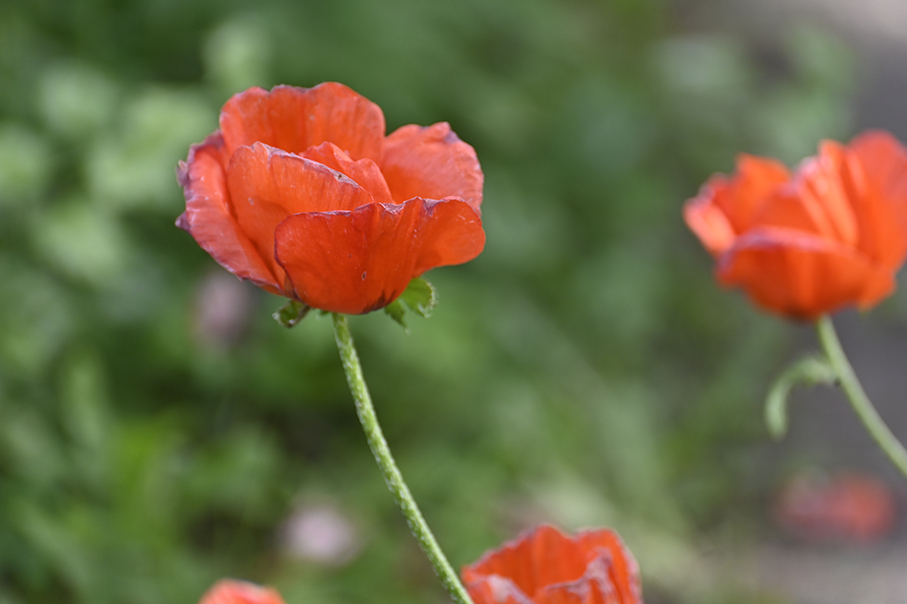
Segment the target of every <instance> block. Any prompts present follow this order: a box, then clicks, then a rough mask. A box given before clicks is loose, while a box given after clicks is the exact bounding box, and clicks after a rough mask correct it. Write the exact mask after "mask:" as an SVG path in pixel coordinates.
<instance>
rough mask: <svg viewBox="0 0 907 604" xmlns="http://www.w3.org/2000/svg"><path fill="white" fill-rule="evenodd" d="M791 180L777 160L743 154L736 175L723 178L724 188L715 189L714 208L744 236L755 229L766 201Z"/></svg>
mask: <svg viewBox="0 0 907 604" xmlns="http://www.w3.org/2000/svg"><path fill="white" fill-rule="evenodd" d="M789 178H790V171H789V170H788V169H787V166H785V165H784V164H782V163H781V162H779V161H778V160H775V159H771V158H768V157H757V156H755V155H747V154H746V153H741V154H740V155H738V156H737V171H736V172H735V173H734V175H733V176H731V177H730V178H727V179H726V180H725V179H723V180H724V182H725V183H726V185H725V186H722V187H715V190H714V202H715V205H716V206H717V207H719V208H721V210H722V211H724V213H725V215H727V218H728V222H729V223H730V224H731V226H732V227H733V229H734V232H735V233H737V234H740V233H743V232H745V231H747V230H749V229H751V228H752V227H753V226H755V223H756V220H757V217H758V215H759V213H760V212H761V210H762V206H763V205H764V204H765V202H766V200H767V199H769V197H770V196H771V195H772V194H773V193H774V191H775V190H776V189H777V188H778V187H779V186H780V185H782V184H784V183H785V182H787V180H788V179H789Z"/></svg>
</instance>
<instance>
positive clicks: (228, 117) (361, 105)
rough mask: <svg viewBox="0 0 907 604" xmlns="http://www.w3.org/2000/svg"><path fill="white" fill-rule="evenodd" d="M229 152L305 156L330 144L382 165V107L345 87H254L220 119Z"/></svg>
mask: <svg viewBox="0 0 907 604" xmlns="http://www.w3.org/2000/svg"><path fill="white" fill-rule="evenodd" d="M220 127H221V130H222V131H223V133H224V141H225V142H226V147H227V151H228V152H229V153H230V154H231V155H232V154H233V152H234V151H235V150H236V148H237V147H240V146H243V145H251V144H252V143H256V142H261V143H264V144H266V145H270V146H271V147H276V148H278V149H282V150H283V151H288V152H290V153H302V152H303V151H305V150H306V149H308V148H309V147H311V146H313V145H320V144H321V143H323V142H325V141H329V142H332V143H334V144H335V145H337V146H338V147H340V148H341V149H343V150H344V151H345V152H346V153H348V154H349V155H350V156H351V157H352V158H354V159H362V158H366V157H368V158H371V159H373V160H374V161H380V159H381V154H382V145H383V140H384V131H385V125H384V114H383V113H382V112H381V108H380V107H378V105H376V104H375V103H373V102H371V101H369V100H368V99H367V98H365V97H364V96H362V95H360V94H358V93H356V92H354V91H352V90H351V89H349V88H347V87H346V86H344V85H343V84H338V83H336V82H325V83H324V84H319V85H318V86H315V87H314V88H297V87H295V86H275V87H274V88H272V89H271V91H270V92H268V91H266V90H263V89H261V88H250V89H249V90H246V91H244V92H240V93H239V94H236V95H234V96H233V97H232V98H231V99H230V100H229V101H227V103H226V104H225V105H224V107H223V109H222V110H221V114H220Z"/></svg>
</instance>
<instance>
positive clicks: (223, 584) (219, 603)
mask: <svg viewBox="0 0 907 604" xmlns="http://www.w3.org/2000/svg"><path fill="white" fill-rule="evenodd" d="M198 604H285V603H284V601H283V598H281V597H280V594H279V593H277V592H276V591H274V590H273V589H271V588H269V587H260V586H258V585H255V584H254V583H246V582H245V581H233V580H231V579H224V580H222V581H218V582H217V583H216V584H215V585H214V587H212V588H211V589H209V590H208V591H207V593H205V595H203V596H202V599H201V601H200V602H199V603H198Z"/></svg>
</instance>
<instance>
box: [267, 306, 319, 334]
mask: <svg viewBox="0 0 907 604" xmlns="http://www.w3.org/2000/svg"><path fill="white" fill-rule="evenodd" d="M310 310H312V307H311V306H309V305H308V304H303V303H302V302H297V301H296V300H290V301H289V302H287V303H286V304H284V305H283V306H281V307H280V310H278V311H277V312H275V313H274V314H273V315H271V316H272V317H274V320H275V321H277V322H278V323H280V324H281V325H283V326H284V327H286V328H290V327H293V326H294V325H296V324H297V323H299V322H300V321H302V320H303V319H305V317H306V315H307V314H309V311H310Z"/></svg>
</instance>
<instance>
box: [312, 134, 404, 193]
mask: <svg viewBox="0 0 907 604" xmlns="http://www.w3.org/2000/svg"><path fill="white" fill-rule="evenodd" d="M302 156H303V157H304V158H306V159H310V160H312V161H316V162H318V163H320V164H323V165H325V166H327V167H328V168H330V169H332V170H336V171H338V172H340V173H341V174H343V175H345V176H348V177H350V179H352V180H354V181H356V184H358V185H359V186H360V187H362V188H363V189H365V190H366V191H368V192H369V193H370V194H371V196H372V199H374V200H375V203H394V200H393V199H392V198H391V192H390V189H388V188H387V182H386V181H385V180H384V175H383V174H381V170H380V169H379V168H378V164H376V163H375V162H373V161H372V160H370V159H368V158H366V159H360V160H359V161H353V159H352V158H351V157H350V156H349V155H347V154H346V153H344V152H343V150H342V149H340V147H338V146H337V145H335V144H334V143H321V144H320V145H317V146H315V147H309V148H308V149H306V151H305V153H303V154H302Z"/></svg>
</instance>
